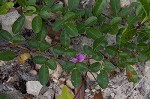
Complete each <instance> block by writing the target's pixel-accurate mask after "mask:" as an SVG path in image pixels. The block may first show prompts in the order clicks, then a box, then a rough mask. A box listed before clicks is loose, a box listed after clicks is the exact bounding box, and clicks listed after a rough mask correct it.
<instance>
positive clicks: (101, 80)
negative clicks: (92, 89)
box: [97, 70, 109, 89]
mask: <svg viewBox="0 0 150 99" xmlns="http://www.w3.org/2000/svg"><path fill="white" fill-rule="evenodd" d="M97 82H98V84H99V86H100V87H101V88H103V89H105V88H107V86H108V83H109V79H108V74H107V72H106V71H104V70H102V71H100V74H99V75H98V77H97Z"/></svg>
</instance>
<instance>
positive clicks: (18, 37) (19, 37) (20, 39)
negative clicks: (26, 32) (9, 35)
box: [13, 35, 26, 43]
mask: <svg viewBox="0 0 150 99" xmlns="http://www.w3.org/2000/svg"><path fill="white" fill-rule="evenodd" d="M25 40H26V39H25V38H24V37H23V36H22V35H15V36H13V43H20V42H24V41H25Z"/></svg>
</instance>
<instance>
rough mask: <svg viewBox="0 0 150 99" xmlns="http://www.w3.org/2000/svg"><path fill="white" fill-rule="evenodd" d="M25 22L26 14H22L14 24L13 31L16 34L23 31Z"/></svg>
mask: <svg viewBox="0 0 150 99" xmlns="http://www.w3.org/2000/svg"><path fill="white" fill-rule="evenodd" d="M24 22H25V16H24V15H22V16H20V17H19V18H18V19H17V20H16V21H15V22H14V24H13V26H12V31H13V33H14V34H16V33H18V32H20V31H21V29H22V28H23V25H24Z"/></svg>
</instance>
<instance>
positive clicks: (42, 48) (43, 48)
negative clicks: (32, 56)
mask: <svg viewBox="0 0 150 99" xmlns="http://www.w3.org/2000/svg"><path fill="white" fill-rule="evenodd" d="M49 48H50V44H49V43H48V42H47V41H45V40H43V41H41V42H40V43H39V50H40V51H47V50H48V49H49Z"/></svg>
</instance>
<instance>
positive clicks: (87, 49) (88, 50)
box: [83, 45, 93, 55]
mask: <svg viewBox="0 0 150 99" xmlns="http://www.w3.org/2000/svg"><path fill="white" fill-rule="evenodd" d="M83 51H84V53H86V54H87V55H91V54H92V53H93V49H92V48H91V47H90V46H88V45H84V46H83Z"/></svg>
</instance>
